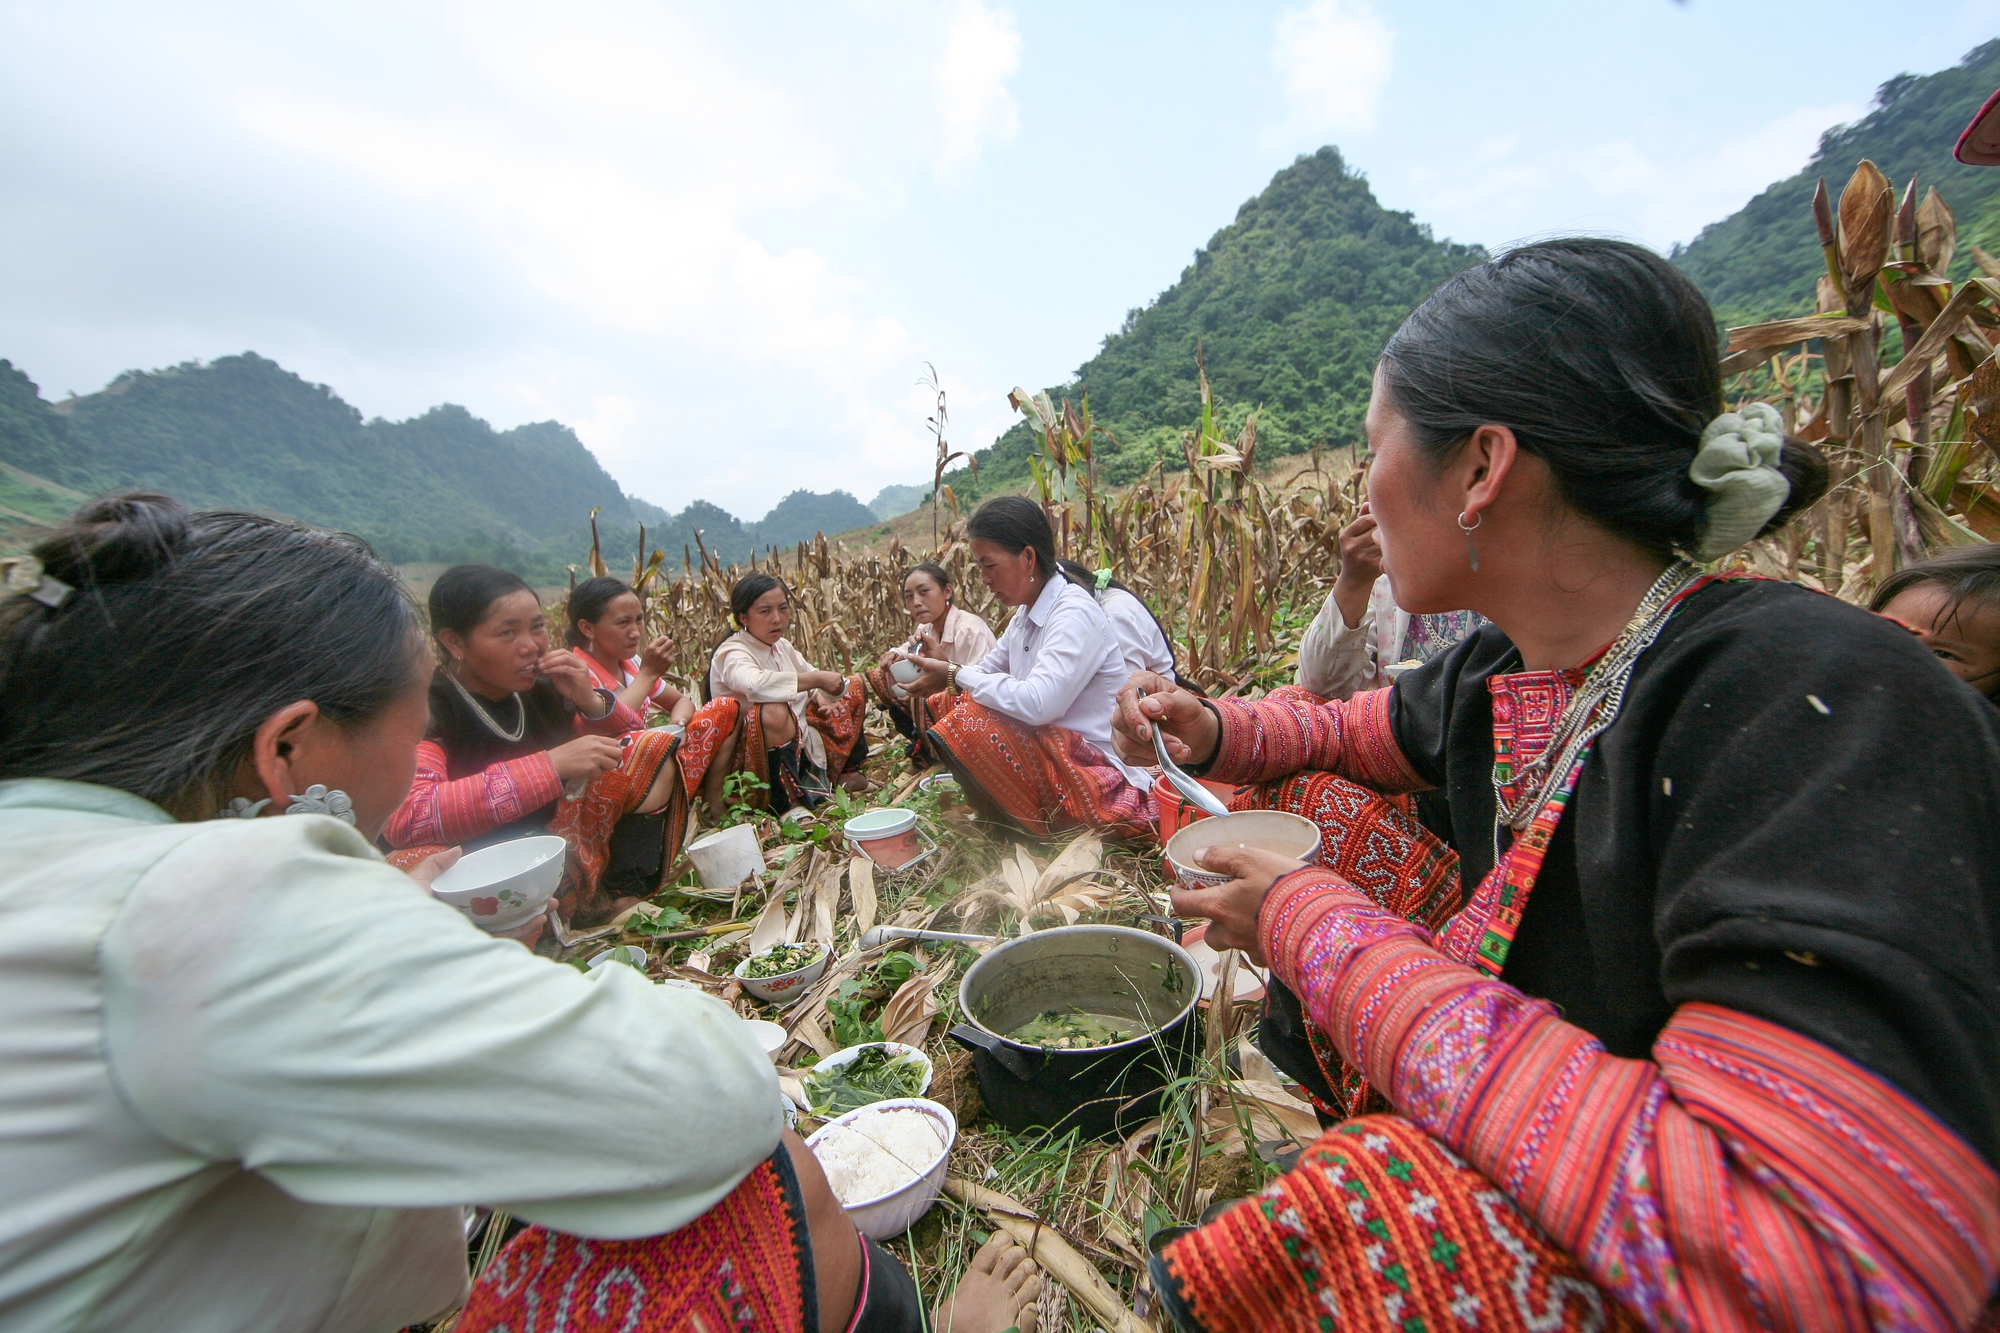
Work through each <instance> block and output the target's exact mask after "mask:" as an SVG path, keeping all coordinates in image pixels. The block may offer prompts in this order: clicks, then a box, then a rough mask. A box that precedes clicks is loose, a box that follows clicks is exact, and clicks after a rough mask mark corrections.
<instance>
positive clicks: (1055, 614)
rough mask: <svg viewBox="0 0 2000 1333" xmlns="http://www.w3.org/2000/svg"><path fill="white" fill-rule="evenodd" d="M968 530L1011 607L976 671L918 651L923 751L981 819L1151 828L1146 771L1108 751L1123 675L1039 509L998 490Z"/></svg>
mask: <svg viewBox="0 0 2000 1333" xmlns="http://www.w3.org/2000/svg"><path fill="white" fill-rule="evenodd" d="M965 535H966V538H967V539H968V541H969V542H970V544H971V549H972V558H973V561H974V563H976V564H977V565H978V566H979V573H980V577H981V578H983V579H984V580H985V582H986V586H987V587H988V588H990V589H992V590H993V595H994V596H995V597H997V598H999V599H1000V602H1001V604H1002V605H1004V606H1011V607H1014V608H1016V610H1015V612H1014V617H1013V619H1011V620H1009V621H1008V622H1007V628H1006V630H1005V632H1003V633H1002V634H1001V636H1000V642H999V644H998V645H997V646H995V648H994V649H993V651H992V652H990V653H988V654H987V655H986V656H985V657H984V658H982V659H981V660H980V661H979V663H978V664H977V665H974V666H961V665H958V664H956V663H953V662H948V661H945V660H944V659H942V658H938V657H924V656H918V657H917V658H916V659H915V660H916V661H917V663H918V664H919V665H920V666H921V667H922V668H923V674H922V675H920V676H919V677H918V678H917V679H916V680H914V681H912V682H911V683H910V685H909V690H910V692H911V693H912V694H916V693H918V692H919V691H922V692H923V693H925V694H926V695H928V696H929V698H928V706H929V708H930V710H931V712H932V714H933V715H934V716H935V717H936V719H937V720H936V721H935V722H934V723H932V725H931V729H930V731H929V733H928V736H927V739H928V740H929V742H930V745H931V750H932V753H934V754H935V755H937V757H938V759H939V761H940V762H941V763H943V764H945V765H947V766H948V767H949V768H950V769H951V771H952V774H953V776H955V777H956V778H957V779H958V784H959V787H960V788H961V789H962V790H963V792H964V793H965V797H966V800H967V802H968V803H969V804H971V805H972V807H973V808H974V809H975V810H978V811H979V812H980V814H981V815H982V816H983V817H985V818H988V819H995V820H1000V821H1003V822H1005V823H1009V824H1012V825H1014V826H1016V827H1018V828H1020V829H1022V830H1024V831H1025V832H1027V833H1029V834H1032V835H1034V836H1036V837H1047V836H1049V835H1050V834H1052V833H1058V832H1061V831H1063V830H1065V829H1071V828H1076V827H1079V826H1089V827H1092V828H1101V829H1105V830H1107V831H1110V832H1113V833H1116V834H1119V835H1123V836H1134V837H1136V836H1141V835H1145V834H1150V833H1151V832H1152V830H1153V828H1154V827H1155V826H1156V825H1157V823H1158V819H1159V811H1158V809H1157V807H1156V806H1155V805H1154V803H1153V795H1152V782H1153V774H1152V773H1151V771H1150V770H1148V769H1143V768H1138V767H1136V766H1133V765H1130V764H1126V763H1123V762H1121V761H1120V760H1119V759H1118V758H1117V757H1116V756H1115V755H1114V754H1113V751H1112V748H1111V714H1112V709H1113V708H1114V707H1115V705H1116V702H1117V696H1118V690H1119V687H1121V686H1122V685H1124V683H1125V682H1126V680H1127V679H1129V678H1130V676H1131V672H1130V671H1129V670H1128V669H1127V667H1126V664H1125V654H1124V651H1123V649H1122V648H1121V647H1120V646H1119V643H1118V638H1117V636H1116V634H1114V633H1113V631H1112V628H1111V622H1110V621H1109V620H1107V619H1106V618H1105V615H1104V611H1103V610H1102V609H1101V608H1100V607H1099V606H1098V605H1097V600H1096V599H1095V598H1094V597H1092V596H1091V594H1090V592H1089V590H1088V589H1086V588H1081V587H1078V586H1077V585H1076V584H1074V583H1071V582H1070V581H1069V580H1068V579H1067V578H1065V577H1064V575H1063V572H1062V569H1061V567H1060V566H1059V565H1058V564H1057V563H1056V550H1055V534H1054V533H1053V532H1051V531H1050V529H1049V521H1048V518H1047V516H1046V515H1044V514H1043V513H1042V508H1041V506H1040V505H1038V504H1036V503H1035V502H1034V501H1033V500H1030V499H1027V498H1026V497H1024V496H1019V495H1003V496H996V497H995V498H993V499H991V500H988V501H986V502H985V503H984V504H982V505H980V506H979V508H978V509H977V510H975V511H974V512H973V515H972V517H971V518H970V519H968V520H967V521H966V525H965ZM947 690H948V691H950V692H949V693H946V691H947Z"/></svg>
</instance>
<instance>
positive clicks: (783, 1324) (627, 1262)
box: [453, 1146, 819, 1333]
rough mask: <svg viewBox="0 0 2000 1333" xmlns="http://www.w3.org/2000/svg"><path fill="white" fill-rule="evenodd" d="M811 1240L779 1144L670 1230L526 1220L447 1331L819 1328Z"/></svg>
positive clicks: (711, 1332)
mask: <svg viewBox="0 0 2000 1333" xmlns="http://www.w3.org/2000/svg"><path fill="white" fill-rule="evenodd" d="M812 1271H813V1269H812V1247H811V1242H810V1240H809V1238H808V1235H807V1231H806V1212H805V1204H804V1202H803V1199H802V1198H801V1196H800V1194H799V1186H798V1180H797V1177H795V1176H794V1175H793V1174H792V1163H791V1158H790V1157H789V1156H788V1155H787V1154H786V1152H785V1149H784V1148H783V1147H782V1146H781V1147H779V1149H778V1151H777V1152H776V1153H774V1154H772V1156H771V1157H770V1158H768V1159H766V1160H765V1161H764V1162H762V1163H760V1164H759V1165H758V1167H757V1169H756V1170H754V1171H752V1172H751V1173H750V1174H749V1175H748V1176H746V1177H744V1179H743V1183H742V1184H740V1185H738V1186H737V1187H736V1188H735V1190H733V1191H732V1192H731V1193H730V1194H729V1195H728V1196H727V1197H726V1198H724V1199H723V1200H722V1202H721V1203H718V1204H716V1205H715V1207H713V1208H711V1209H709V1210H708V1211H707V1212H706V1213H703V1214H702V1215H701V1216H700V1217H698V1218H696V1219H695V1220H694V1221H692V1222H690V1223H688V1224H687V1225H686V1226H684V1227H682V1228H681V1229H680V1230H678V1231H671V1232H668V1233H667V1234H666V1235H664V1236H648V1237H646V1238H644V1239H642V1240H585V1239H584V1238H582V1237H580V1236H571V1235H566V1234H564V1233H562V1232H559V1231H550V1230H547V1229H546V1228H544V1227H530V1228H528V1229H527V1230H526V1231H523V1232H522V1233H521V1234H520V1235H518V1236H516V1237H514V1239H513V1240H511V1241H509V1242H508V1243H507V1247H506V1248H505V1249H503V1250H502V1251H500V1254H499V1256H498V1257H497V1258H495V1259H494V1261H493V1263H492V1264H491V1265H490V1266H489V1267H488V1268H487V1270H486V1271H485V1272H484V1273H482V1274H480V1276H479V1280H478V1281H477V1282H475V1283H474V1284H473V1287H472V1296H471V1298H470V1299H469V1300H468V1301H467V1302H466V1305H465V1311H464V1313H463V1314H461V1315H460V1316H459V1318H458V1322H457V1323H456V1324H455V1325H453V1333H501V1331H502V1330H506V1329H512V1330H516V1331H517V1333H525V1331H526V1330H528V1329H541V1328H545V1327H546V1328H564V1327H567V1328H571V1329H576V1330H579V1331H580V1330H583V1329H620V1330H625V1331H626V1333H741V1331H742V1330H746V1329H755V1330H757V1331H758V1333H818V1329H819V1305H818V1299H817V1293H816V1292H815V1291H814V1288H813V1278H812Z"/></svg>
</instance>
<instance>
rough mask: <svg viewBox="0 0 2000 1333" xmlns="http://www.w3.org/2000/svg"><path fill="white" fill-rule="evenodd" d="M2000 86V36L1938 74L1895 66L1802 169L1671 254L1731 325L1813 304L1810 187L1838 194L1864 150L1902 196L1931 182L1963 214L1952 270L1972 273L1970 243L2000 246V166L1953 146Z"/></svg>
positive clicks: (1815, 259) (1815, 254)
mask: <svg viewBox="0 0 2000 1333" xmlns="http://www.w3.org/2000/svg"><path fill="white" fill-rule="evenodd" d="M1996 87H2000V38H1996V39H1994V40H1993V41H1990V42H1987V43H1986V44H1985V45H1983V46H1980V47H1977V48H1976V49H1974V50H1973V51H1971V52H1969V53H1968V54H1967V55H1966V56H1965V58H1964V59H1963V60H1961V61H1959V63H1958V64H1956V65H1954V66H1952V67H1951V68H1950V69H1946V70H1940V71H1938V72H1937V73H1935V74H1925V75H1914V74H1899V75H1897V76H1896V77H1895V78H1893V79H1890V80H1889V81H1888V82H1887V83H1885V84H1883V85H1882V87H1881V88H1880V89H1879V90H1878V91H1877V92H1876V94H1875V104H1874V108H1873V109H1872V110H1871V111H1870V112H1869V113H1868V114H1867V115H1866V116H1863V117H1862V118H1861V119H1860V120H1858V121H1856V122H1855V123H1854V124H1852V125H1841V126H1836V127H1834V128H1833V129H1830V130H1828V131H1827V132H1826V134H1825V135H1823V136H1822V137H1821V138H1820V143H1819V151H1818V152H1816V153H1814V154H1813V158H1812V160H1811V161H1810V162H1808V163H1806V166H1805V170H1803V171H1801V172H1800V173H1799V174H1798V175H1796V176H1793V177H1792V178H1790V179H1789V180H1782V181H1779V182H1778V183H1777V184H1776V185H1773V186H1772V187H1771V188H1770V189H1768V190H1766V191H1764V192H1763V193H1762V194H1760V195H1758V196H1757V197H1756V198H1755V199H1752V200H1751V201H1750V202H1749V203H1748V204H1745V205H1744V206H1743V207H1742V208H1741V209H1740V210H1738V211H1737V212H1736V213H1734V214H1732V215H1731V216H1729V217H1727V218H1724V219H1723V220H1722V221H1720V222H1716V223H1711V224H1710V225H1709V226H1707V227H1704V228H1703V229H1702V231H1701V234H1700V235H1699V236H1697V237H1695V238H1694V240H1693V241H1691V242H1689V243H1688V245H1686V246H1685V247H1682V248H1678V249H1676V250H1675V252H1674V260H1675V262H1677V263H1678V264H1679V265H1680V266H1681V268H1682V269H1683V270H1684V271H1686V273H1687V274H1688V276H1689V277H1692V278H1693V279H1694V280H1695V281H1696V282H1698V283H1700V284H1701V286H1702V290H1703V291H1705V292H1707V293H1708V299H1709V300H1710V301H1712V302H1714V303H1715V307H1716V312H1717V314H1718V315H1720V316H1721V317H1722V318H1723V320H1724V322H1725V323H1729V324H1748V323H1752V322H1755V321H1756V320H1759V319H1767V318H1771V317H1773V316H1781V315H1794V314H1801V313H1804V312H1806V311H1809V310H1811V308H1812V303H1813V284H1814V283H1815V282H1816V281H1817V280H1818V278H1819V275H1820V274H1822V273H1824V272H1825V271H1826V267H1825V264H1824V262H1823V261H1822V260H1821V258H1820V250H1819V238H1818V236H1817V235H1816V234H1815V232H1814V230H1813V221H1812V208H1811V205H1812V193H1813V185H1814V183H1815V182H1816V181H1818V180H1819V178H1820V177H1822V176H1824V177H1825V178H1826V187H1827V190H1828V192H1829V193H1830V194H1831V195H1832V197H1833V198H1834V199H1835V200H1836V201H1837V200H1838V198H1839V194H1840V187H1841V186H1842V185H1843V184H1844V183H1845V182H1846V180H1847V178H1848V176H1850V175H1852V174H1853V172H1854V168H1855V166H1856V165H1857V164H1859V163H1860V161H1861V159H1862V158H1869V159H1871V160H1873V161H1874V163H1875V165H1876V166H1878V167H1880V168H1881V169H1882V172H1883V174H1884V175H1886V176H1888V178H1889V179H1890V181H1891V182H1892V183H1894V185H1895V187H1896V190H1897V193H1898V197H1899V198H1900V196H1901V192H1902V189H1903V187H1904V186H1905V185H1907V184H1908V183H1909V181H1910V178H1911V177H1912V176H1915V177H1916V178H1917V191H1918V194H1919V196H1920V197H1921V195H1922V193H1923V191H1924V189H1925V188H1927V187H1929V186H1932V185H1935V186H1936V187H1937V188H1938V193H1940V194H1942V195H1943V196H1944V200H1945V202H1946V203H1947V204H1949V205H1951V209H1952V212H1953V213H1954V214H1956V215H1957V217H1958V236H1959V245H1958V258H1957V259H1956V261H1955V262H1954V264H1953V273H1952V276H1953V277H1954V278H1963V277H1964V276H1965V275H1966V274H1967V273H1968V272H1971V271H1973V261H1972V244H1978V245H1980V246H1982V247H1984V248H1985V249H1987V250H1988V251H1994V250H2000V168H1993V167H1968V166H1964V165H1962V164H1960V163H1959V162H1957V161H1955V160H1954V159H1953V158H1952V155H1951V149H1952V145H1953V144H1955V143H1956V142H1957V141H1958V136H1959V132H1960V131H1961V130H1963V129H1964V128H1965V125H1966V122H1967V121H1969V120H1971V119H1972V115H1973V113H1974V112H1975V111H1977V110H1979V107H1980V104H1981V103H1982V102H1984V101H1985V100H1986V99H1987V97H1989V96H1991V95H1992V92H1993V90H1994V89H1995V88H1996Z"/></svg>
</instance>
